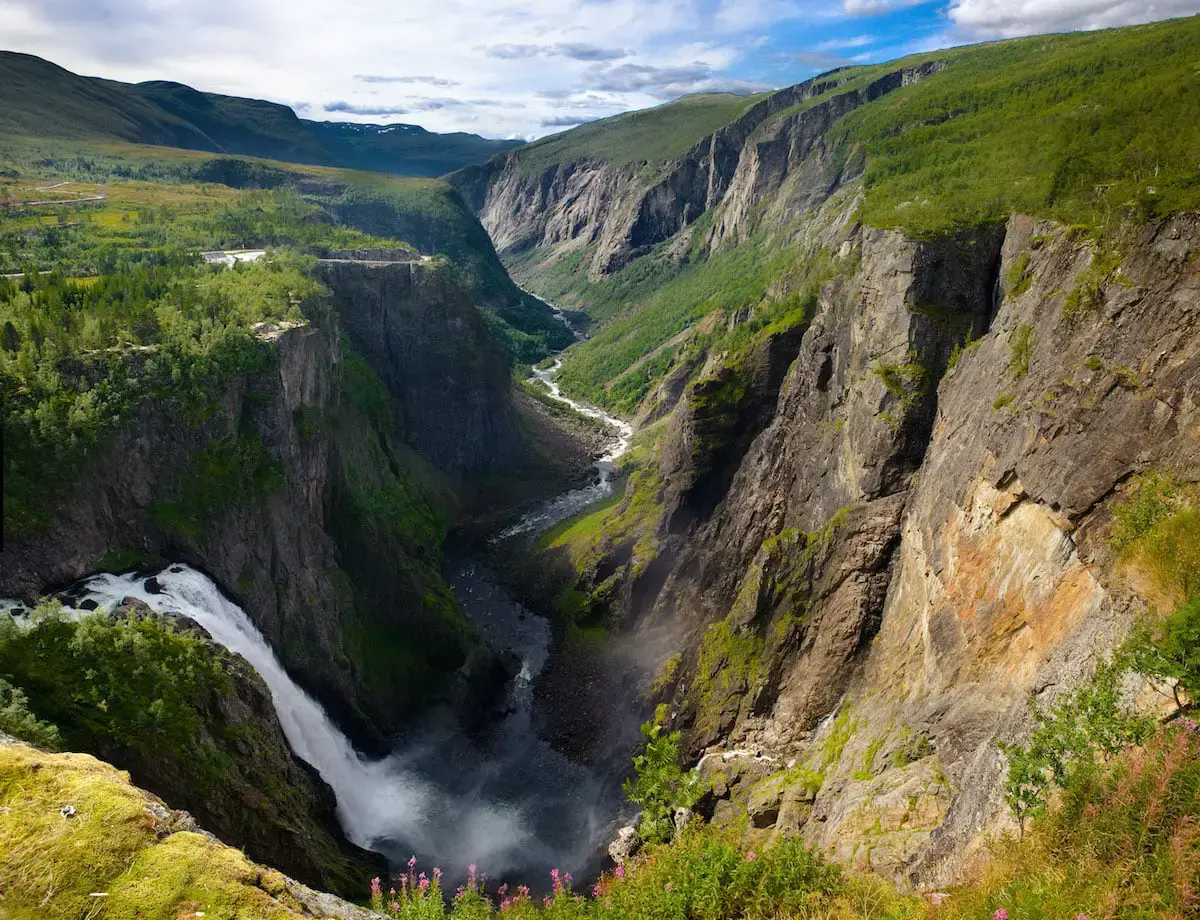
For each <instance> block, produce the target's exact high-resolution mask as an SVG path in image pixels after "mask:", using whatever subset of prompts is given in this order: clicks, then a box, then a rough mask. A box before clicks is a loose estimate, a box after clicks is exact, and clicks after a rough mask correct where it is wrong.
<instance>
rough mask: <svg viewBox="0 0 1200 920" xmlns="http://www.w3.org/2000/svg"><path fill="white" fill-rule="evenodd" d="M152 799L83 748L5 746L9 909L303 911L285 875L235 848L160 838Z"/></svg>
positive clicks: (65, 913)
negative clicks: (48, 750)
mask: <svg viewBox="0 0 1200 920" xmlns="http://www.w3.org/2000/svg"><path fill="white" fill-rule="evenodd" d="M152 801H153V800H152V799H150V798H149V797H148V796H147V795H146V794H145V793H143V792H142V791H141V790H139V789H136V788H134V787H133V786H131V785H129V780H128V777H127V776H124V775H122V774H121V773H119V772H118V771H117V770H116V769H114V768H113V767H111V766H109V765H108V764H105V763H102V762H100V761H97V760H95V759H93V758H91V757H88V756H87V755H84V754H57V755H54V754H44V753H42V752H40V751H36V750H33V749H31V748H28V747H25V746H23V745H0V890H3V891H4V897H5V900H4V911H5V916H6V917H8V918H11V920H76V918H79V917H97V918H104V920H177V918H179V917H187V916H196V914H197V912H201V913H203V914H204V915H205V916H206V917H212V918H216V920H232V918H234V917H238V918H242V920H293V918H299V917H301V916H302V914H303V913H306V912H302V911H301V910H300V907H299V904H298V903H297V902H296V901H295V900H294V898H293V897H292V896H291V894H290V893H289V892H288V890H287V888H286V885H285V883H284V879H283V876H282V875H280V874H279V873H278V872H275V871H272V870H269V869H264V868H263V867H261V866H256V865H255V864H253V863H251V862H250V861H249V860H247V859H246V857H245V856H243V855H242V854H241V853H240V852H239V851H238V850H235V849H232V848H231V847H227V846H224V845H222V844H220V843H218V842H215V841H211V840H209V839H207V838H206V837H202V836H200V835H199V834H195V833H175V834H170V835H169V836H167V837H165V839H163V840H161V841H160V840H159V838H158V831H159V828H158V827H157V826H156V822H155V819H154V818H153V817H152V816H151V814H150V812H149V811H148V806H149V805H150V804H151V802H152ZM64 804H72V805H74V807H75V815H74V817H72V818H70V819H64V818H63V817H62V816H61V815H60V813H59V809H60V808H62V806H63V805H64ZM163 829H164V830H166V828H163ZM98 892H104V893H105V894H104V895H103V896H98V895H97V894H96V893H98Z"/></svg>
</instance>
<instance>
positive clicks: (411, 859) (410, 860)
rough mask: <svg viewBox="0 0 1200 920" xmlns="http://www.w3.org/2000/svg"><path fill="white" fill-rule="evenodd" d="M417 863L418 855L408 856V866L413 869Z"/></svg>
mask: <svg viewBox="0 0 1200 920" xmlns="http://www.w3.org/2000/svg"><path fill="white" fill-rule="evenodd" d="M416 864H417V857H415V856H410V857H408V868H410V869H411V868H412V867H413V866H415V865H416Z"/></svg>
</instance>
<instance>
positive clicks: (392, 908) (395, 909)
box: [388, 901, 400, 914]
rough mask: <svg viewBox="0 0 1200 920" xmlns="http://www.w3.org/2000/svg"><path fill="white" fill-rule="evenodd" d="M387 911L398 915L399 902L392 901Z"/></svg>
mask: <svg viewBox="0 0 1200 920" xmlns="http://www.w3.org/2000/svg"><path fill="white" fill-rule="evenodd" d="M388 910H390V911H391V912H392V913H394V914H396V913H399V912H400V902H399V901H393V902H392V903H391V904H389V905H388Z"/></svg>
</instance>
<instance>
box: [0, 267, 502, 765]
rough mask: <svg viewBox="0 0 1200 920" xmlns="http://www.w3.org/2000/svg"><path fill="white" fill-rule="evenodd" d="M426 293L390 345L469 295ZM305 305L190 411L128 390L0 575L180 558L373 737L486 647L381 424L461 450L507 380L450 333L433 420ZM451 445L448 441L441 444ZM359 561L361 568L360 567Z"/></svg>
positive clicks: (364, 736)
mask: <svg viewBox="0 0 1200 920" xmlns="http://www.w3.org/2000/svg"><path fill="white" fill-rule="evenodd" d="M356 273H357V274H356ZM339 277H340V279H341V281H342V282H343V283H345V284H346V285H347V286H348V287H349V288H350V289H351V290H352V291H360V290H361V289H362V288H363V287H364V286H367V287H369V286H370V285H372V284H376V283H379V282H376V281H375V280H374V279H376V278H379V277H381V275H380V273H378V272H377V271H376V270H375V269H372V268H370V267H361V268H360V267H358V266H345V267H344V268H343V269H341V270H340V271H339ZM383 277H386V275H384V276H383ZM439 292H440V291H439V290H438V289H435V290H434V291H426V292H424V294H425V296H424V298H423V299H421V300H411V299H410V300H404V299H402V298H401V299H400V300H397V302H396V313H397V315H400V314H403V317H404V321H400V320H397V321H396V322H395V323H393V325H392V326H391V327H390V328H391V332H392V334H393V335H394V336H396V337H397V338H398V339H399V338H402V339H404V340H405V348H408V349H412V350H414V352H421V351H424V352H425V353H430V354H431V353H434V352H435V351H436V350H437V349H438V348H441V347H442V346H441V344H440V343H442V342H444V341H452V342H453V341H457V340H458V339H459V338H460V337H461V336H462V329H461V328H460V326H461V324H462V323H465V322H468V320H467V319H465V318H464V316H467V315H469V310H470V308H469V305H467V304H463V303H462V302H461V301H460V300H457V299H452V300H450V301H449V302H448V303H449V306H448V307H447V311H448V312H447V313H444V312H443V310H442V306H443V304H442V303H441V302H440V301H439V300H438V299H437V296H436V294H437V293H439ZM376 293H378V294H380V295H389V294H390V293H391V292H390V291H387V290H380V291H377V292H376ZM357 302H358V303H359V304H360V305H363V304H364V303H365V301H363V300H361V299H360V300H358V301H357ZM380 305H382V307H383V309H384V312H386V308H387V306H388V301H387V300H377V301H375V306H376V307H377V308H379V307H380ZM364 309H365V306H364ZM306 310H307V312H308V315H309V316H311V317H312V318H313V320H312V321H311V322H308V323H306V324H303V325H300V326H296V327H292V328H268V329H263V330H261V332H260V333H259V338H260V339H261V340H263V341H264V342H266V343H267V344H268V345H269V346H270V356H271V360H270V361H269V364H270V367H269V369H267V370H264V371H261V372H255V373H243V374H238V375H235V376H234V377H233V378H232V379H231V380H230V381H229V382H228V383H227V384H226V385H225V386H224V387H223V389H222V391H221V392H220V393H219V394H217V395H216V398H215V399H212V400H211V401H210V402H208V403H207V405H206V407H205V408H203V410H202V411H196V410H194V409H192V410H188V409H185V408H181V407H180V405H178V404H176V403H174V402H172V401H158V402H154V401H146V402H143V404H142V405H141V406H140V407H139V409H138V410H137V414H136V416H135V417H134V418H133V420H132V421H131V422H130V423H129V424H127V425H125V426H123V427H122V428H121V429H120V430H119V431H118V433H117V434H116V435H115V436H114V437H113V438H112V440H111V441H110V442H109V443H107V444H106V445H105V446H104V447H103V448H102V449H100V450H99V451H97V452H96V454H95V456H93V457H92V459H91V460H90V461H89V464H88V467H87V468H86V470H85V471H84V473H83V475H82V476H81V478H80V480H79V482H78V483H77V484H76V486H75V488H74V490H73V494H72V495H71V496H70V498H68V499H67V500H65V501H64V502H63V503H62V505H61V507H60V508H59V511H58V513H57V514H56V515H55V517H54V521H53V524H52V526H51V529H50V531H49V532H48V533H44V534H32V535H27V536H20V537H14V538H13V539H10V540H9V541H8V543H7V544H6V546H5V553H4V570H3V575H2V576H0V577H2V580H3V585H2V588H0V591H2V592H3V593H19V594H24V595H33V594H36V593H38V592H40V591H43V590H46V589H47V588H48V587H52V586H56V585H60V584H63V583H65V582H68V581H71V580H73V579H76V578H79V577H81V576H82V575H84V574H86V573H88V572H92V571H96V570H98V569H103V568H104V567H106V566H110V565H113V564H121V563H122V561H123V560H124V559H130V558H144V557H146V556H150V557H158V558H164V559H178V560H181V561H185V562H188V563H190V564H193V565H195V566H197V567H199V568H202V569H203V570H205V571H207V572H209V573H210V574H211V575H212V576H213V577H214V578H215V579H216V580H217V581H218V583H220V584H221V585H222V586H223V587H224V588H225V590H227V591H229V592H230V593H231V594H232V595H233V596H234V597H235V599H236V600H237V601H238V602H239V604H241V606H243V607H244V608H245V609H246V611H247V613H248V614H249V615H250V616H251V618H252V619H253V620H254V621H255V623H256V625H258V627H259V628H260V629H261V630H262V631H263V633H264V635H265V636H266V637H267V639H268V640H269V641H270V642H271V644H272V646H273V647H274V648H275V649H276V650H277V652H278V654H279V656H280V658H281V660H282V661H283V662H284V664H285V665H286V666H287V667H288V669H289V671H290V672H291V673H292V674H293V675H294V676H295V678H296V679H297V680H298V681H299V682H300V683H301V684H302V685H303V686H305V687H306V688H307V689H309V690H310V691H311V692H313V693H314V695H316V696H317V697H318V698H319V699H320V700H321V701H322V702H323V703H324V704H325V705H326V706H327V707H328V708H329V709H330V710H331V711H332V712H333V713H334V714H335V716H336V717H337V718H338V720H339V722H341V723H342V724H343V725H345V726H346V727H347V728H348V729H349V730H350V731H351V732H352V733H353V734H354V736H355V737H356V739H357V740H358V741H359V743H361V744H363V745H364V746H366V747H368V748H381V747H382V746H383V744H384V741H385V739H386V738H387V737H388V735H389V734H390V733H391V731H392V730H394V728H395V726H396V725H397V724H399V722H400V721H401V720H403V718H404V712H405V711H406V709H409V708H411V707H413V706H417V705H421V704H422V703H424V702H427V701H428V700H429V699H430V698H431V697H436V696H437V695H438V693H439V692H441V693H449V692H457V690H456V689H455V688H456V686H457V684H456V681H457V678H455V676H454V675H455V672H456V670H457V669H459V668H461V667H462V666H463V665H464V664H467V663H468V662H469V661H471V662H474V661H476V660H478V663H479V665H481V666H482V665H484V663H485V662H486V661H487V660H488V659H487V656H484V655H481V654H480V653H481V649H482V647H481V646H480V645H479V644H478V641H477V640H476V639H475V638H474V637H473V636H472V634H471V631H470V630H469V629H468V628H467V626H466V623H465V620H464V619H463V617H462V615H461V613H460V612H459V611H458V609H457V608H456V606H455V604H454V603H453V600H452V598H451V597H450V595H449V590H448V588H447V587H446V585H445V583H444V581H443V580H442V577H441V574H440V572H439V571H438V565H439V559H440V555H439V554H440V549H439V545H440V539H441V535H440V532H439V527H440V526H442V525H439V524H438V521H439V515H438V513H437V512H436V511H435V510H434V508H433V507H432V505H431V504H430V501H431V499H430V495H431V494H434V493H433V492H431V487H430V485H429V483H430V482H434V483H436V481H437V480H436V474H435V473H433V472H431V467H429V465H428V464H427V463H423V462H422V461H421V460H420V459H419V457H418V456H417V455H416V454H414V453H413V450H412V449H411V448H408V447H406V446H405V444H404V443H403V442H402V441H401V440H400V439H399V438H398V437H396V436H395V435H394V434H393V430H394V424H395V421H396V420H400V421H402V423H403V424H404V426H405V427H404V429H403V434H404V436H405V437H406V438H407V439H408V440H409V441H410V442H411V443H412V444H413V445H414V447H415V448H416V449H417V450H426V449H427V450H428V452H429V457H430V458H431V459H433V460H434V461H437V460H443V459H444V460H446V461H447V462H448V463H450V464H451V465H453V464H455V463H459V462H461V463H462V464H466V463H469V462H471V461H472V459H473V458H478V457H481V456H487V455H489V454H490V453H491V452H492V451H493V450H494V449H495V448H496V445H494V444H492V443H491V441H490V440H489V438H490V437H491V436H492V434H493V433H495V431H494V430H493V429H488V430H487V431H480V430H478V429H477V428H473V427H472V426H473V425H477V424H478V423H479V420H480V417H481V416H480V412H481V411H486V410H487V408H488V407H496V406H498V407H499V408H498V409H496V410H495V411H496V412H497V414H499V415H500V416H501V417H503V415H504V411H503V407H504V406H505V405H506V404H507V400H508V399H509V396H508V385H509V383H508V379H507V377H501V376H500V375H499V374H498V373H492V374H491V375H490V376H483V377H478V376H477V375H476V364H477V363H478V362H479V361H481V360H482V361H485V362H486V361H487V360H488V358H489V357H490V356H491V355H492V354H493V352H491V351H487V350H482V349H481V350H482V354H483V357H482V358H480V357H479V356H478V355H470V354H469V352H468V350H460V351H457V352H455V353H454V354H452V355H449V356H448V357H447V363H445V364H444V365H442V366H440V368H438V370H437V373H438V376H437V378H436V379H437V381H438V382H439V383H440V384H441V386H442V388H443V389H444V391H445V392H446V393H447V394H449V395H450V396H455V395H456V394H459V391H463V394H461V395H464V399H466V400H468V409H467V411H464V412H463V413H462V414H461V415H460V414H457V413H456V412H454V411H453V410H452V407H451V406H450V405H449V404H448V403H447V402H445V401H443V402H441V403H439V404H438V405H439V406H440V413H441V414H440V417H434V416H430V415H429V414H425V415H422V416H418V417H414V416H413V415H412V414H411V413H407V412H405V411H404V409H403V408H401V409H398V410H397V411H396V412H395V413H393V412H392V410H390V409H389V408H388V407H389V405H390V403H389V398H388V392H387V390H385V389H383V388H382V387H379V384H378V381H377V380H376V379H375V378H373V377H372V372H371V370H370V367H369V366H368V365H366V364H364V362H363V361H362V359H361V358H358V357H357V356H356V355H355V354H354V353H353V352H352V351H351V352H345V354H346V355H350V358H351V360H350V363H351V365H352V366H349V367H344V366H343V365H344V363H345V362H344V352H343V349H342V346H341V344H340V342H339V339H340V336H341V333H340V327H339V323H338V321H337V318H336V313H335V312H334V310H333V309H332V306H331V304H330V303H327V302H325V301H323V300H322V301H319V302H313V303H310V304H308V305H307V306H306ZM453 311H457V314H455V313H454V312H453ZM353 318H354V317H353V316H352V319H353ZM472 322H473V325H472V326H471V329H472V330H474V331H478V328H479V320H478V318H477V317H475V319H474V320H473V321H472ZM456 323H457V324H459V325H456ZM363 341H367V338H366V337H364V339H363ZM467 344H468V345H470V344H475V345H478V344H479V342H478V337H476V339H473V340H472V339H468V340H467ZM459 359H463V360H465V361H466V362H467V365H466V369H465V370H464V368H462V367H459V366H457V365H455V364H454V363H452V362H453V361H457V360H459ZM492 367H493V369H494V368H495V367H496V365H495V364H493V365H492ZM380 371H381V373H385V374H386V373H387V372H388V366H387V365H385V364H383V363H381V364H380ZM373 380H374V381H375V382H374V383H372V381H373ZM402 382H403V383H405V384H407V383H409V382H414V381H409V380H408V379H407V378H405V379H404V380H403V381H402ZM414 385H417V384H416V383H415V382H414ZM373 387H379V390H380V391H381V392H378V391H376V390H375V389H373ZM397 392H399V391H397ZM423 392H428V391H423ZM471 399H474V400H475V403H474V404H473V405H471V404H470V402H469V401H470V400H471ZM397 404H398V405H399V406H401V407H404V406H405V404H404V403H403V402H401V401H399V400H398V401H397ZM423 426H427V427H423ZM456 445H458V448H457V449H458V450H461V451H465V452H464V453H461V454H452V453H450V452H451V451H453V450H454V449H455V446H456ZM496 452H497V453H502V450H497V451H496ZM364 546H366V547H370V548H371V552H370V553H369V554H367V555H366V556H364V555H363V553H362V552H361V551H360V550H361V548H362V547H364ZM364 558H369V559H371V560H373V561H375V562H377V563H378V565H377V566H376V567H374V568H371V570H370V571H359V570H360V569H362V568H363V566H361V565H359V563H360V562H361V561H362V560H363V559H364ZM125 564H128V563H127V562H126V563H125ZM349 575H354V576H356V577H354V578H351V577H348V576H349ZM473 667H474V665H472V666H471V667H469V668H468V672H470V671H471V670H472V669H473ZM484 671H485V672H486V668H484ZM439 688H440V690H439Z"/></svg>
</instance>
